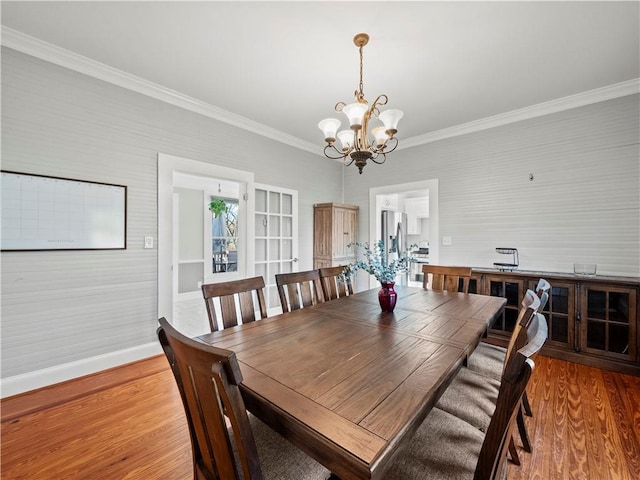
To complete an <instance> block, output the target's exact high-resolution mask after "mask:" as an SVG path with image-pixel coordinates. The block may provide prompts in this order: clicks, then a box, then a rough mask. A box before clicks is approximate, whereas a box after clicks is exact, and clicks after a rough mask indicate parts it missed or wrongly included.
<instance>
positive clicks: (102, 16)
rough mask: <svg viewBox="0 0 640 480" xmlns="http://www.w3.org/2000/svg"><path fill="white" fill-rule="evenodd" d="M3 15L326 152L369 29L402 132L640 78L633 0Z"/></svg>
mask: <svg viewBox="0 0 640 480" xmlns="http://www.w3.org/2000/svg"><path fill="white" fill-rule="evenodd" d="M1 19H2V25H3V27H9V29H8V30H10V31H17V32H20V33H22V34H26V35H28V36H31V37H35V38H36V39H39V40H42V41H44V42H48V43H51V44H53V45H56V46H58V47H61V48H63V49H66V50H69V51H71V52H74V53H76V54H79V55H82V56H84V57H88V58H89V59H92V60H95V61H97V62H101V63H102V64H105V65H108V66H109V67H112V68H113V69H117V70H120V71H123V72H127V73H128V74H131V75H134V76H136V77H140V78H141V79H144V80H145V81H147V82H152V83H153V84H157V85H159V86H162V87H163V88H164V89H170V90H172V91H176V92H179V93H180V94H181V95H183V96H186V97H190V98H192V99H195V100H197V101H199V102H204V104H208V105H211V106H214V107H216V108H217V109H223V110H224V111H226V112H229V115H230V116H233V117H235V118H236V119H237V118H241V119H242V118H244V119H249V120H250V121H253V122H257V123H258V124H262V125H265V126H267V127H270V128H272V129H275V130H276V131H279V132H284V134H285V135H288V136H291V137H292V138H294V139H297V140H299V141H300V145H307V146H310V147H309V149H311V150H314V151H317V152H318V153H320V152H321V150H322V146H323V139H322V134H321V132H320V130H319V129H318V128H317V123H318V121H319V120H321V119H323V118H326V117H330V116H332V115H335V116H337V115H338V114H335V113H334V112H333V107H334V105H335V103H336V102H338V101H345V102H347V103H350V102H351V101H352V100H353V92H354V90H356V88H357V87H358V81H359V78H358V75H359V67H358V62H359V58H358V50H357V48H356V47H355V46H354V44H353V42H352V38H353V36H354V35H355V34H356V33H358V32H366V33H368V34H369V35H370V37H371V39H370V41H369V44H368V45H367V46H366V47H365V48H364V93H365V96H366V97H367V99H368V100H369V101H370V102H371V101H373V100H374V99H375V97H376V96H377V95H379V94H381V93H385V94H387V95H388V97H389V103H388V105H387V108H400V109H402V110H403V111H404V112H405V116H404V118H403V119H402V121H401V122H400V126H399V133H398V137H399V139H400V143H401V144H402V143H403V140H404V141H405V142H406V141H409V142H410V141H411V139H412V138H419V137H420V136H424V134H428V133H430V132H437V131H441V130H443V129H450V128H452V127H456V126H460V125H464V124H468V123H469V122H475V121H478V120H480V119H485V118H487V117H494V116H497V115H503V114H506V113H507V112H512V111H517V110H520V109H523V108H525V107H530V106H532V105H538V104H544V103H546V102H553V101H556V100H558V99H562V98H564V97H568V96H572V95H576V94H579V93H581V92H586V91H590V90H593V89H600V88H603V87H607V86H610V85H614V84H619V83H621V82H629V81H632V80H634V79H638V77H640V66H639V62H640V60H639V59H640V39H639V35H640V27H639V24H640V2H636V1H631V2H607V1H605V2H479V1H477V2H416V1H413V2H395V1H394V2H302V1H299V2H293V1H289V2H268V1H262V2H246V1H235V2H211V1H209V2H187V1H181V2H150V1H146V2H121V1H113V2H93V1H91V2H50V1H47V2H11V1H4V0H3V1H2V16H1ZM4 30H7V29H6V28H5V29H3V44H6V41H5V32H4ZM9 46H11V45H9ZM636 85H637V83H636ZM636 89H637V87H636ZM223 113H225V112H223ZM237 116H240V117H237ZM340 116H342V115H341V114H340ZM343 124H344V122H343Z"/></svg>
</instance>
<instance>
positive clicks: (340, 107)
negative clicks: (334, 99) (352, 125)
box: [333, 102, 347, 113]
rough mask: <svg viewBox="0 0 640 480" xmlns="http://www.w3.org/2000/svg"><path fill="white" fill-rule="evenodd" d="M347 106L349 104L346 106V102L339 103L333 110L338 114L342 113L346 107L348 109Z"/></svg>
mask: <svg viewBox="0 0 640 480" xmlns="http://www.w3.org/2000/svg"><path fill="white" fill-rule="evenodd" d="M346 106H347V104H346V103H344V102H338V103H336V106H335V107H333V109H334V110H335V111H336V112H338V113H342V109H343V108H344V107H346Z"/></svg>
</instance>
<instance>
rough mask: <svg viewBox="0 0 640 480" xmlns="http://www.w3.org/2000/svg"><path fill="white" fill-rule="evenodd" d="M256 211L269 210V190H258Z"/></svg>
mask: <svg viewBox="0 0 640 480" xmlns="http://www.w3.org/2000/svg"><path fill="white" fill-rule="evenodd" d="M255 196H256V206H255V209H256V212H266V211H267V192H266V191H265V190H256V193H255Z"/></svg>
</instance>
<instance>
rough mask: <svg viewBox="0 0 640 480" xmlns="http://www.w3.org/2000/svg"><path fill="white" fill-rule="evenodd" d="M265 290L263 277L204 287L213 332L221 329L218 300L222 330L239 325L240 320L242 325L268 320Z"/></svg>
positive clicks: (203, 293)
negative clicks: (217, 312) (218, 308)
mask: <svg viewBox="0 0 640 480" xmlns="http://www.w3.org/2000/svg"><path fill="white" fill-rule="evenodd" d="M263 290H264V279H263V278H262V277H251V278H244V279H242V280H235V281H232V282H221V283H208V284H206V285H202V296H203V297H204V302H205V304H206V306H207V315H208V316H209V326H210V327H211V331H212V332H215V331H217V330H219V329H220V327H221V326H220V325H219V323H220V320H219V319H218V316H217V314H216V308H215V302H214V299H216V298H217V299H219V302H220V316H221V317H222V328H228V327H234V326H236V325H238V319H241V320H242V323H248V322H253V321H254V320H257V319H259V318H266V317H267V307H266V303H265V301H264V292H263ZM254 296H255V299H256V301H257V303H258V310H256V304H255V302H254ZM256 314H259V317H258V318H256Z"/></svg>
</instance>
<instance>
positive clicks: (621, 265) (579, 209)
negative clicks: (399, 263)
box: [344, 95, 640, 277]
mask: <svg viewBox="0 0 640 480" xmlns="http://www.w3.org/2000/svg"><path fill="white" fill-rule="evenodd" d="M639 119H640V106H639V95H631V96H626V97H621V98H618V99H614V100H609V101H606V102H601V103H596V104H593V105H588V106H585V107H581V108H575V109H573V110H568V111H564V112H561V113H555V114H552V115H547V116H544V117H539V118H535V119H531V120H526V121H521V122H518V123H513V124H510V125H505V126H501V127H496V128H492V129H488V130H483V131H478V132H475V133H472V134H467V135H464V136H458V137H454V138H450V139H446V140H441V141H437V142H433V143H429V144H425V145H421V146H417V147H413V148H408V149H405V150H400V151H396V152H394V153H392V154H391V155H390V156H389V158H388V160H387V162H386V163H385V164H383V165H367V167H366V168H365V169H364V172H363V174H362V175H358V173H357V170H356V169H351V170H347V174H346V175H345V179H344V182H345V202H346V203H354V204H356V205H359V206H360V209H361V210H360V212H361V215H360V218H361V219H363V220H364V221H363V222H361V223H360V238H362V239H368V237H369V226H368V218H369V215H368V200H369V188H370V187H377V186H381V185H389V184H396V183H404V182H406V181H408V179H411V181H419V180H427V179H434V178H437V179H438V180H439V190H440V193H439V200H440V202H439V212H440V231H439V236H440V238H441V237H442V236H449V237H451V239H452V245H451V246H442V245H441V246H440V257H439V258H440V263H442V264H457V265H471V266H475V267H492V266H493V262H494V261H500V260H499V258H498V254H497V253H495V248H496V247H516V248H518V250H519V252H520V265H521V268H520V269H521V270H541V271H557V272H572V271H573V263H574V262H575V263H581V262H586V263H596V264H598V273H599V274H610V275H624V276H635V277H638V276H640V153H639V143H640V126H639ZM403 121H411V119H407V118H405V119H403ZM400 144H402V139H400ZM530 173H533V175H534V180H533V181H530V180H529V174H530ZM430 241H431V244H432V245H433V242H436V241H437V239H435V238H432V239H430Z"/></svg>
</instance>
